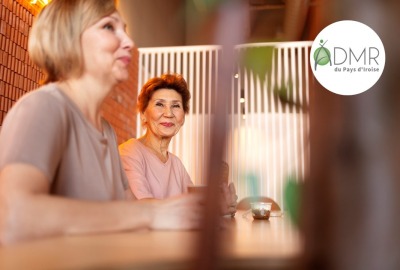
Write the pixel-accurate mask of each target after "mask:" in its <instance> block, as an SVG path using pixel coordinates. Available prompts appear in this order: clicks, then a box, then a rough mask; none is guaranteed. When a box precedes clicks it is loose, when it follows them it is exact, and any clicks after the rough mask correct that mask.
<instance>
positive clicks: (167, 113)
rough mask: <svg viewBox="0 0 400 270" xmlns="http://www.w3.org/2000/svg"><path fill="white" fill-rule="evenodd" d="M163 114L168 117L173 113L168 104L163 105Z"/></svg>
mask: <svg viewBox="0 0 400 270" xmlns="http://www.w3.org/2000/svg"><path fill="white" fill-rule="evenodd" d="M164 115H165V116H169V117H171V116H173V115H174V114H173V112H172V109H171V108H170V107H169V106H165V109H164Z"/></svg>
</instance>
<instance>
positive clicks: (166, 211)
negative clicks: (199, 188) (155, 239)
mask: <svg viewBox="0 0 400 270" xmlns="http://www.w3.org/2000/svg"><path fill="white" fill-rule="evenodd" d="M202 200H203V198H202V196H200V195H199V194H184V195H181V196H177V197H173V198H169V199H165V200H160V201H154V202H153V210H152V211H153V213H152V214H153V218H152V222H151V224H150V228H151V229H154V230H192V229H199V228H200V226H201V225H202V224H201V220H202V218H203V216H204V215H203V211H204V205H203V204H202Z"/></svg>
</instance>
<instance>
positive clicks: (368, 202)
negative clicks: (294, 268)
mask: <svg viewBox="0 0 400 270" xmlns="http://www.w3.org/2000/svg"><path fill="white" fill-rule="evenodd" d="M325 2H326V3H327V7H328V8H327V10H326V14H325V18H326V19H327V21H326V22H325V23H327V24H329V23H332V22H334V21H339V20H356V21H359V22H362V23H365V24H367V25H368V26H370V27H371V28H372V29H374V30H375V32H376V33H377V34H378V35H379V36H380V38H381V40H382V42H383V44H384V46H385V51H386V65H385V69H384V72H383V74H382V76H381V78H380V80H379V81H378V82H377V83H376V84H375V86H373V87H372V88H371V89H370V90H368V91H366V92H364V93H361V94H359V95H355V96H338V95H336V94H333V93H330V92H329V91H327V90H325V89H323V88H322V87H321V86H320V85H319V84H318V83H317V82H316V87H315V89H313V91H312V92H313V93H312V97H311V102H310V104H311V112H310V129H311V131H310V132H311V134H310V143H311V153H310V158H311V164H310V165H311V171H310V179H308V181H307V183H306V187H305V192H304V195H305V196H304V204H303V214H304V215H303V218H302V229H303V230H304V234H305V260H304V268H305V269H318V270H319V269H340V270H347V269H348V270H368V269H374V270H375V269H384V270H391V269H393V270H394V269H400V215H399V213H400V142H399V141H400V89H399V88H400V86H399V81H400V80H399V76H400V75H399V71H400V49H399V48H400V37H399V35H398V34H395V33H394V31H396V30H395V29H396V27H397V26H399V25H400V17H399V16H398V14H397V13H398V11H399V10H400V1H395V0H392V1H380V0H335V1H325ZM329 16H332V17H329ZM327 24H326V25H327ZM321 26H322V25H321ZM324 26H325V25H324ZM322 28H323V26H322V27H321V29H322ZM354 35H357V33H354Z"/></svg>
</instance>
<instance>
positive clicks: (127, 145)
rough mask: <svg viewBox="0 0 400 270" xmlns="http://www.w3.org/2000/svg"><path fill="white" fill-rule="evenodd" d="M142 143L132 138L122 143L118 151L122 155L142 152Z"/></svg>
mask: <svg viewBox="0 0 400 270" xmlns="http://www.w3.org/2000/svg"><path fill="white" fill-rule="evenodd" d="M141 146H142V145H141V143H140V142H139V140H137V139H135V138H130V139H129V140H127V141H125V142H123V143H121V144H120V145H119V146H118V149H119V151H120V153H121V154H124V153H127V152H128V153H130V152H134V151H139V152H140V151H141Z"/></svg>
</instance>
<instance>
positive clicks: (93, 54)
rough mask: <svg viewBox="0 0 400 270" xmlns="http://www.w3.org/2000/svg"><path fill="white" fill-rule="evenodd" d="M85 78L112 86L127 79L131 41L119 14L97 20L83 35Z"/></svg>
mask: <svg viewBox="0 0 400 270" xmlns="http://www.w3.org/2000/svg"><path fill="white" fill-rule="evenodd" d="M81 43H82V52H83V58H84V74H83V75H84V76H91V77H94V78H96V79H99V78H100V79H102V80H103V82H109V83H112V84H115V83H117V82H120V81H123V80H126V79H127V78H128V65H129V63H130V61H131V50H132V48H133V41H132V40H131V39H130V38H129V37H128V35H127V34H126V32H125V23H124V22H123V21H122V18H121V16H120V15H119V13H118V12H114V13H112V14H111V15H110V16H106V17H104V18H102V19H100V20H99V21H98V22H96V23H95V24H93V25H92V26H90V27H89V28H87V29H86V30H85V31H84V32H83V34H82V40H81Z"/></svg>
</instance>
